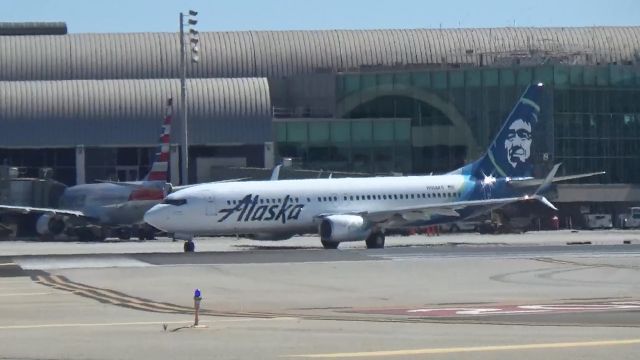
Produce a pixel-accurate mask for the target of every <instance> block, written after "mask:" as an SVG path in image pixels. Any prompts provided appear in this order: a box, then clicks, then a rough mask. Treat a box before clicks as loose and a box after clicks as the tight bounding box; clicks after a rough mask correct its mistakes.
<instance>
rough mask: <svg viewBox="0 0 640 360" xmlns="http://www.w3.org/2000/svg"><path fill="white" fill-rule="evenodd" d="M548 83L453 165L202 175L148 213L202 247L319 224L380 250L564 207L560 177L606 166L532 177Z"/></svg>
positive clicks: (328, 242) (325, 235)
mask: <svg viewBox="0 0 640 360" xmlns="http://www.w3.org/2000/svg"><path fill="white" fill-rule="evenodd" d="M542 92H543V84H541V83H538V84H532V85H530V86H528V87H527V89H526V90H525V92H524V93H523V95H522V96H521V97H520V99H519V100H518V102H517V104H516V105H515V107H514V108H513V110H512V111H511V113H510V114H509V116H508V117H507V119H506V120H505V122H504V124H503V126H502V128H501V129H500V131H499V133H498V135H497V136H496V138H495V139H494V140H493V142H492V143H491V144H490V146H489V149H488V150H487V151H486V152H485V153H484V154H483V155H482V156H481V157H480V158H479V159H478V160H476V161H475V162H473V163H470V164H468V165H465V166H463V167H462V168H460V169H457V170H455V171H452V172H450V173H448V174H444V175H425V176H401V177H397V176H392V177H368V178H328V179H327V178H324V179H302V180H279V181H264V182H257V181H247V182H239V183H228V184H202V185H196V186H192V187H189V188H186V189H183V190H180V191H176V192H174V193H171V194H169V195H168V196H167V197H166V198H165V199H164V201H162V203H160V204H158V205H155V206H154V207H153V208H151V209H150V210H149V211H147V213H146V214H145V215H144V220H145V222H147V223H148V224H150V225H152V226H154V227H156V228H158V229H161V230H163V231H166V232H167V233H173V234H174V236H175V238H180V239H184V240H186V242H185V251H193V249H194V246H193V243H192V241H193V238H194V237H196V236H218V235H236V236H237V235H244V236H246V235H249V236H250V237H252V238H254V239H259V240H284V239H287V238H290V237H291V236H293V235H295V234H308V233H318V234H319V236H320V241H321V243H322V245H323V247H324V248H326V249H336V248H337V247H338V245H339V244H340V243H341V242H347V241H361V240H364V241H365V243H366V246H367V248H374V249H375V248H383V247H384V244H385V229H397V228H401V227H415V226H427V225H437V224H441V223H448V222H454V221H460V220H464V219H469V218H473V217H475V216H478V215H480V214H483V213H488V212H490V211H493V210H496V209H500V208H501V207H504V206H506V205H508V204H514V203H523V202H524V203H526V202H538V203H541V204H543V205H544V206H546V207H548V208H551V209H554V210H557V209H556V208H555V206H554V205H553V204H552V203H551V202H549V201H548V200H547V199H546V198H545V197H544V196H542V195H541V193H542V192H544V191H545V190H547V189H548V188H549V187H550V185H551V184H552V183H553V182H556V181H563V180H571V179H577V178H581V177H587V176H594V175H598V174H602V172H598V173H590V174H580V175H570V176H563V177H558V178H556V177H555V174H556V172H557V171H558V168H559V166H560V164H556V165H555V166H554V167H553V169H552V170H551V171H550V172H549V174H548V175H547V177H546V178H545V179H535V178H533V177H532V164H531V145H532V142H533V138H534V136H533V134H534V133H533V128H534V125H535V124H536V123H537V121H538V115H539V113H540V106H539V105H538V104H539V102H540V98H541V94H542ZM187 249H190V250H187Z"/></svg>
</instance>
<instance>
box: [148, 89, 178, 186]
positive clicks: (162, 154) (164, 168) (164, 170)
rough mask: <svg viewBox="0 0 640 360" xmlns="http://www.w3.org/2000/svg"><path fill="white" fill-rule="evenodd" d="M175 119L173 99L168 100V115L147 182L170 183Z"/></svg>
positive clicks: (163, 124) (163, 123) (165, 118)
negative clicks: (171, 143)
mask: <svg viewBox="0 0 640 360" xmlns="http://www.w3.org/2000/svg"><path fill="white" fill-rule="evenodd" d="M172 118H173V99H172V98H169V99H168V100H167V113H166V115H165V117H164V121H163V122H162V132H161V133H160V146H159V148H158V151H157V152H156V155H155V158H154V161H153V164H152V165H151V170H150V171H149V173H148V174H147V176H145V178H144V180H145V181H165V182H166V181H169V174H168V172H169V141H170V138H171V120H172Z"/></svg>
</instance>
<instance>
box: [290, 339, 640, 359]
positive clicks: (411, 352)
mask: <svg viewBox="0 0 640 360" xmlns="http://www.w3.org/2000/svg"><path fill="white" fill-rule="evenodd" d="M634 344H640V339H625V340H600V341H581V342H563V343H546V344H518V345H496V346H469V347H450V348H431V349H411V350H392V351H368V352H351V353H332V354H302V355H287V356H285V357H295V358H313V359H331V358H358V357H384V356H409V355H428V354H455V353H467V352H483V351H509V350H535V349H565V348H579V347H590V346H591V347H597V346H619V345H634Z"/></svg>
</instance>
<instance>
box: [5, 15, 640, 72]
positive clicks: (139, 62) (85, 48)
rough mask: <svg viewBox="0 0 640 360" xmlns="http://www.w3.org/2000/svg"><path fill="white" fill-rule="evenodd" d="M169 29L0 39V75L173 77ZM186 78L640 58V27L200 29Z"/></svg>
mask: <svg viewBox="0 0 640 360" xmlns="http://www.w3.org/2000/svg"><path fill="white" fill-rule="evenodd" d="M178 40H179V39H178V35H177V34H175V33H132V34H71V35H65V36H20V37H16V36H0V54H2V56H0V80H56V79H125V78H177V77H179V73H178V69H179V41H178ZM200 45H201V50H200V52H201V61H200V63H198V64H197V65H194V66H190V77H269V78H271V77H282V76H288V75H292V74H300V73H313V72H339V71H354V70H362V69H367V68H371V67H373V68H385V67H394V68H396V69H397V68H401V67H408V68H411V67H419V66H428V65H434V64H442V63H449V64H471V65H488V64H491V63H493V62H496V61H499V59H500V58H501V57H505V56H527V55H532V54H541V55H550V54H551V55H558V56H572V57H574V59H573V60H572V62H574V63H594V64H596V63H609V62H638V61H640V27H638V26H629V27H584V28H487V29H414V30H328V31H246V32H206V33H204V32H203V33H200Z"/></svg>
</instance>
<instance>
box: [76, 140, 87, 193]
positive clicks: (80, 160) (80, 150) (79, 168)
mask: <svg viewBox="0 0 640 360" xmlns="http://www.w3.org/2000/svg"><path fill="white" fill-rule="evenodd" d="M84 154H85V151H84V145H76V184H77V185H80V184H84V183H85V182H86V173H85V160H84Z"/></svg>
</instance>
